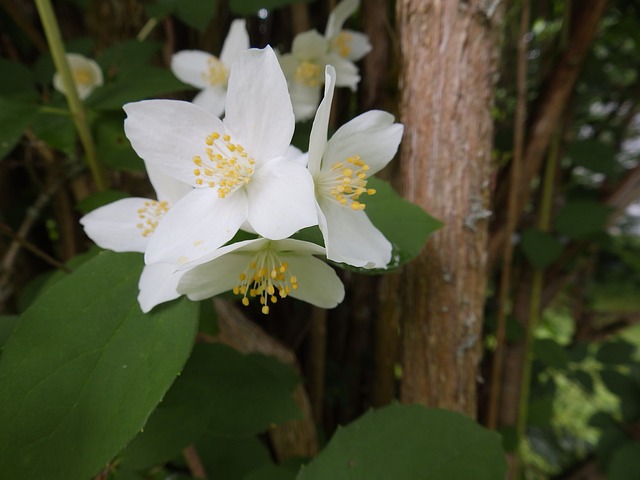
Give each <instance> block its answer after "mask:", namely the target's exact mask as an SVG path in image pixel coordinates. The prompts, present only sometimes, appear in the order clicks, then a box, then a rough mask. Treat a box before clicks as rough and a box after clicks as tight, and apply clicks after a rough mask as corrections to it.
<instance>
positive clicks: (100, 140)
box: [95, 111, 145, 172]
mask: <svg viewBox="0 0 640 480" xmlns="http://www.w3.org/2000/svg"><path fill="white" fill-rule="evenodd" d="M95 130H96V144H97V149H98V157H99V158H100V160H101V161H103V162H104V163H106V164H107V165H109V166H110V167H111V168H114V169H116V170H129V171H136V172H144V171H145V167H144V162H143V161H142V159H141V158H140V157H138V155H137V154H136V152H135V150H134V149H133V148H132V147H131V143H130V142H129V139H128V138H127V136H126V135H125V133H124V113H123V112H122V111H120V112H108V113H106V112H105V114H103V115H100V118H99V120H98V121H97V122H96V128H95Z"/></svg>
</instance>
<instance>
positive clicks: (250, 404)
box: [122, 345, 299, 469]
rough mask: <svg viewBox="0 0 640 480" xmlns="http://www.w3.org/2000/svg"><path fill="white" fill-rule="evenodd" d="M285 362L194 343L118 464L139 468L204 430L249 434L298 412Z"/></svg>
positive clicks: (165, 456)
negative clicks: (187, 357) (189, 353)
mask: <svg viewBox="0 0 640 480" xmlns="http://www.w3.org/2000/svg"><path fill="white" fill-rule="evenodd" d="M296 382H297V377H296V375H295V373H294V372H293V371H292V369H291V368H289V367H287V366H285V365H283V364H281V363H280V362H277V361H276V360H274V359H272V358H268V357H264V356H258V355H249V356H245V355H242V354H240V353H238V352H236V351H235V350H233V349H231V348H229V347H227V346H224V345H197V346H196V347H195V348H194V350H193V354H192V355H191V358H190V359H189V361H188V362H187V364H186V366H185V367H184V370H183V371H182V373H181V374H180V376H179V377H178V378H177V379H176V381H175V382H174V384H173V386H172V387H171V388H170V389H169V391H168V392H167V394H166V396H165V398H164V399H163V400H162V403H160V405H159V406H158V408H157V409H156V410H155V411H154V412H153V414H152V415H151V417H150V418H149V421H148V422H147V424H146V425H145V428H144V431H143V432H141V433H140V434H139V435H138V436H137V437H136V438H135V439H134V440H133V441H132V442H131V444H129V446H128V447H127V448H126V450H125V451H124V453H123V459H122V465H123V466H125V467H126V468H129V469H144V468H149V467H151V466H153V465H156V464H159V463H163V462H166V461H168V460H170V459H171V458H172V457H174V456H176V455H177V454H179V453H180V451H181V450H182V449H183V448H184V447H186V446H187V445H189V444H190V443H193V442H195V441H196V440H198V439H199V438H200V437H201V436H202V435H203V434H204V433H205V431H207V430H208V431H209V432H210V433H214V434H216V435H224V436H250V435H253V434H256V433H261V432H264V431H265V430H266V429H267V428H268V426H269V425H271V424H274V423H281V422H283V421H285V420H290V419H292V418H296V417H298V416H299V411H298V409H297V407H296V405H295V403H294V402H293V399H292V395H291V392H292V389H293V387H294V385H295V384H296Z"/></svg>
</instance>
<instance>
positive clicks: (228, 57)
mask: <svg viewBox="0 0 640 480" xmlns="http://www.w3.org/2000/svg"><path fill="white" fill-rule="evenodd" d="M246 23H247V22H246V21H245V20H243V19H237V20H234V21H233V22H231V26H230V27H229V33H227V38H225V40H224V44H223V45H222V52H220V60H221V61H222V63H224V64H225V65H226V66H227V67H229V66H230V65H231V63H232V62H233V61H234V60H235V59H236V57H237V56H238V54H239V53H240V52H244V51H245V50H248V49H249V34H248V33H247V26H246Z"/></svg>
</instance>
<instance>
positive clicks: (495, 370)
mask: <svg viewBox="0 0 640 480" xmlns="http://www.w3.org/2000/svg"><path fill="white" fill-rule="evenodd" d="M520 9H521V10H520V31H519V41H518V66H517V69H518V70H517V104H516V116H515V128H514V138H513V160H512V162H511V175H510V179H509V184H510V187H509V200H508V202H509V203H508V206H507V225H506V241H505V242H504V243H505V245H504V257H503V259H502V271H501V275H500V290H499V293H498V318H497V326H496V350H495V353H494V359H493V365H492V371H491V390H490V396H489V410H488V414H487V427H489V428H491V429H495V428H496V427H497V425H498V410H499V407H500V387H501V385H502V370H503V367H504V353H505V337H506V323H507V310H508V305H509V288H510V286H511V263H512V259H513V242H512V241H511V237H512V236H513V232H514V231H515V230H516V225H517V221H518V195H517V192H518V184H519V183H520V165H521V163H522V157H523V155H524V136H525V129H526V119H527V40H526V38H527V37H526V35H527V32H528V31H529V23H530V17H531V8H530V4H529V0H522V4H521V6H520Z"/></svg>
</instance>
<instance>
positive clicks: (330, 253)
mask: <svg viewBox="0 0 640 480" xmlns="http://www.w3.org/2000/svg"><path fill="white" fill-rule="evenodd" d="M319 205H320V208H321V209H322V212H323V213H324V215H325V218H326V225H325V226H324V228H323V226H322V224H321V225H320V230H321V231H322V235H323V237H324V241H325V246H326V250H327V258H328V259H329V260H333V261H335V262H342V263H347V264H349V265H353V266H354V267H364V268H385V267H386V266H387V264H388V263H389V261H390V260H391V243H389V241H388V240H387V239H386V238H385V236H384V235H382V233H381V232H380V230H378V229H377V228H376V227H375V226H374V225H373V223H371V220H369V217H367V215H366V213H365V212H363V211H357V210H352V209H351V208H349V207H346V206H344V205H340V204H338V203H337V202H333V201H331V200H328V201H327V200H324V201H322V200H321V201H320V202H319Z"/></svg>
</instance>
